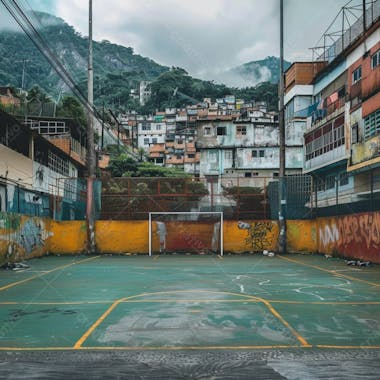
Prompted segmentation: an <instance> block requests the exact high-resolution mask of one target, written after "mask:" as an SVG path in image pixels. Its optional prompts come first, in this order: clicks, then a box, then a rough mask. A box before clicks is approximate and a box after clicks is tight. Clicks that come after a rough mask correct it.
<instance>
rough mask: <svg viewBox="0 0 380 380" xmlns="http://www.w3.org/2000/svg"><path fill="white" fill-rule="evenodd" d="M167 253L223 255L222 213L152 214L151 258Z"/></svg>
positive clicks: (150, 222)
mask: <svg viewBox="0 0 380 380" xmlns="http://www.w3.org/2000/svg"><path fill="white" fill-rule="evenodd" d="M165 252H168V253H169V252H186V253H200V254H201V253H208V252H215V253H219V254H220V255H223V212H216V211H215V212H201V211H199V212H190V211H189V212H150V213H149V256H151V255H152V253H165Z"/></svg>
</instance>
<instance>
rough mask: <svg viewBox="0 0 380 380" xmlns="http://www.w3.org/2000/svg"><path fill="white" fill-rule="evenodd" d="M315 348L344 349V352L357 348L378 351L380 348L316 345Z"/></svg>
mask: <svg viewBox="0 0 380 380" xmlns="http://www.w3.org/2000/svg"><path fill="white" fill-rule="evenodd" d="M315 347H317V348H336V349H344V350H348V349H357V348H360V349H368V350H372V349H374V350H378V349H380V346H334V345H331V346H330V345H327V344H317V345H316V346H315Z"/></svg>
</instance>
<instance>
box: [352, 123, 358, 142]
mask: <svg viewBox="0 0 380 380" xmlns="http://www.w3.org/2000/svg"><path fill="white" fill-rule="evenodd" d="M358 142H359V126H358V123H355V124H354V125H353V126H352V127H351V143H352V144H356V143H358Z"/></svg>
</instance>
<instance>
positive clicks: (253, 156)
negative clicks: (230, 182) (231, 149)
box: [252, 150, 257, 158]
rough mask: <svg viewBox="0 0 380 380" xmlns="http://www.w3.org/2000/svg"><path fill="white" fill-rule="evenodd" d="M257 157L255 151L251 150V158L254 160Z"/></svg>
mask: <svg viewBox="0 0 380 380" xmlns="http://www.w3.org/2000/svg"><path fill="white" fill-rule="evenodd" d="M256 157H257V150H253V151H252V158H256Z"/></svg>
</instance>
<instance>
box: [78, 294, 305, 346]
mask: <svg viewBox="0 0 380 380" xmlns="http://www.w3.org/2000/svg"><path fill="white" fill-rule="evenodd" d="M181 293H211V294H228V295H234V296H239V297H244V298H248V299H251V300H256V301H257V302H262V303H263V304H264V305H265V306H266V307H267V308H268V310H269V311H270V312H271V313H272V314H273V315H274V316H275V317H276V318H277V319H278V320H279V321H280V322H281V323H282V324H283V325H284V326H285V327H286V328H287V329H288V330H289V331H290V332H291V333H292V334H293V336H295V338H296V339H297V340H298V341H299V342H300V343H301V345H302V346H303V347H311V346H310V344H309V343H308V342H307V341H306V339H305V338H304V337H302V336H301V335H300V334H299V333H298V332H297V331H296V330H295V329H294V328H293V327H292V326H290V324H289V323H288V322H287V321H286V320H285V319H284V318H283V317H282V316H281V314H280V313H279V312H278V311H277V310H276V309H275V308H274V307H273V306H272V305H271V304H270V302H268V301H267V300H265V299H264V298H260V297H256V296H250V295H246V294H240V293H233V292H216V291H208V290H172V291H164V292H156V293H141V294H136V295H134V296H130V297H125V298H121V299H119V300H117V301H115V302H114V303H113V304H112V305H111V306H110V307H109V308H108V309H107V310H106V311H105V312H104V313H103V314H102V315H101V317H100V318H98V319H97V320H96V321H95V323H94V324H93V325H92V326H91V327H90V328H89V329H88V330H87V331H86V332H85V333H84V334H83V335H82V336H81V337H80V339H79V340H78V341H77V342H76V343H75V345H74V348H81V347H82V345H83V343H84V342H85V341H86V340H87V338H88V337H89V336H90V335H91V334H92V333H93V332H94V330H95V329H96V328H97V327H99V325H100V324H101V323H102V322H103V321H104V320H105V319H106V318H107V316H108V315H109V314H110V313H111V312H112V311H113V310H114V309H115V308H116V306H118V305H119V304H120V303H122V302H128V301H129V300H131V299H135V298H139V297H144V296H149V295H158V294H181Z"/></svg>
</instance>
